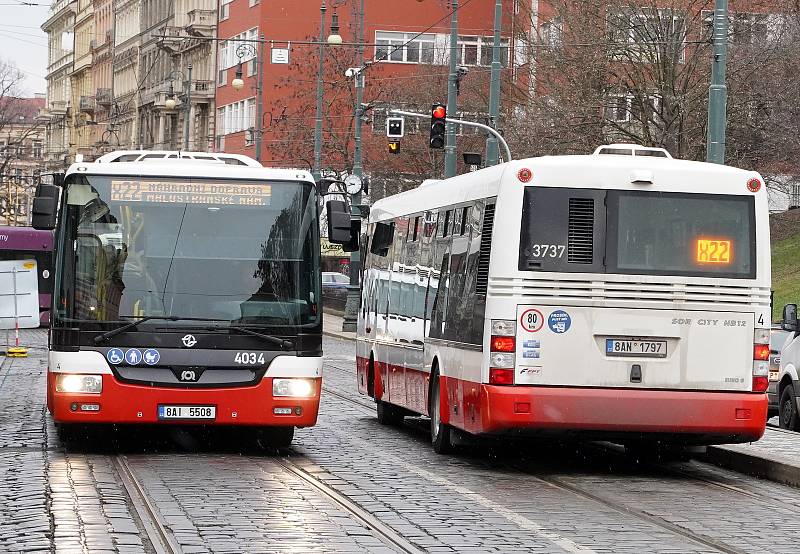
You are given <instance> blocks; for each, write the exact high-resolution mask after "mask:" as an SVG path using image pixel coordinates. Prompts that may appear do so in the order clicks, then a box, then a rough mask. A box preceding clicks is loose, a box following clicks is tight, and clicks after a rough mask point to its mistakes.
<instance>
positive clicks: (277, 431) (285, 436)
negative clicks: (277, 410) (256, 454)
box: [259, 427, 294, 448]
mask: <svg viewBox="0 0 800 554" xmlns="http://www.w3.org/2000/svg"><path fill="white" fill-rule="evenodd" d="M292 439H294V427H263V428H261V429H260V432H259V441H260V442H261V443H262V444H264V445H265V446H272V447H273V448H288V447H290V446H291V445H292Z"/></svg>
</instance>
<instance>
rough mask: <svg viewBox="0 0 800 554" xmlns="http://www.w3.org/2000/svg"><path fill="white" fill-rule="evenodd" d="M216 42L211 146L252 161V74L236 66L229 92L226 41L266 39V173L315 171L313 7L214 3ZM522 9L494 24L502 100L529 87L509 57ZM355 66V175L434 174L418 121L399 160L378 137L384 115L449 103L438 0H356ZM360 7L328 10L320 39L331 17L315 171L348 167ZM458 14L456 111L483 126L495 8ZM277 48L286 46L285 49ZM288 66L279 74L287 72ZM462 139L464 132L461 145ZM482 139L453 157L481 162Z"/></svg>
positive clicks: (478, 6)
mask: <svg viewBox="0 0 800 554" xmlns="http://www.w3.org/2000/svg"><path fill="white" fill-rule="evenodd" d="M221 1H222V4H221V5H220V10H219V15H220V20H219V26H218V35H219V37H220V38H223V39H228V41H227V42H221V43H220V48H219V51H220V54H219V59H218V72H217V92H216V107H217V118H216V121H217V125H216V127H217V133H216V134H217V147H218V149H220V150H225V151H228V152H237V153H244V154H248V155H251V156H252V155H254V153H255V147H254V144H253V139H254V137H255V135H256V134H255V133H252V132H248V129H254V128H258V126H259V122H258V121H256V98H255V95H256V77H257V73H258V71H257V67H256V66H255V65H254V64H253V63H252V61H251V60H250V57H249V55H247V56H245V58H244V61H245V63H244V65H243V74H244V80H245V86H244V87H243V88H242V89H241V90H239V91H236V90H234V89H233V87H232V86H231V82H232V81H233V79H234V77H235V74H236V71H237V65H238V61H239V59H238V58H237V56H236V54H235V52H236V47H237V45H238V44H237V43H236V39H241V38H256V37H257V36H259V35H263V36H264V37H265V38H266V39H267V40H274V41H275V42H274V43H272V44H267V45H265V48H264V52H265V56H264V58H265V63H264V66H263V70H264V78H263V80H264V85H263V89H262V91H263V92H262V94H263V102H264V117H263V121H262V122H261V128H262V129H263V140H262V145H263V154H262V157H261V159H262V161H263V162H264V163H265V164H270V163H274V164H277V165H291V166H298V167H304V166H305V167H307V166H309V165H310V164H311V161H312V160H313V130H314V116H315V98H316V79H317V65H318V60H319V58H318V52H319V47H318V46H317V45H315V44H303V42H314V41H317V40H318V37H319V30H320V29H319V27H320V5H321V0H302V1H297V0H274V1H272V0H271V1H266V0H260V1H259V0H221ZM520 3H521V1H520V0H515V1H511V0H506V1H505V2H503V4H504V17H503V45H504V47H505V48H504V50H503V58H504V59H503V63H504V67H505V69H504V71H503V79H504V89H505V90H504V94H505V95H508V94H511V93H512V89H513V88H514V87H523V88H524V87H527V82H528V68H529V64H528V62H527V59H522V58H523V54H522V53H521V50H519V49H518V48H515V39H514V36H515V33H517V32H526V33H527V32H528V31H529V29H530V18H529V16H528V15H527V14H526V15H525V17H519V13H520ZM364 4H365V9H364V13H365V32H364V41H363V42H364V44H365V47H364V60H366V61H369V62H372V61H375V60H382V61H378V62H376V63H375V64H374V65H372V66H371V67H370V68H369V69H368V70H366V73H365V82H366V89H365V94H364V102H365V103H367V104H368V108H367V109H366V110H365V115H364V126H363V133H364V150H365V156H364V165H365V168H366V170H367V171H370V170H371V169H374V168H371V165H373V166H374V165H375V164H374V162H375V161H376V160H381V161H382V162H384V163H382V164H381V167H382V168H384V169H385V166H386V163H385V162H387V161H389V163H390V165H391V164H394V165H395V166H396V167H398V168H400V167H405V168H407V167H408V165H409V164H412V165H413V164H421V166H425V170H424V172H426V173H429V172H430V166H431V163H436V161H437V160H436V159H434V158H433V157H432V156H435V155H436V156H438V155H439V153H438V152H437V153H431V152H429V149H428V144H427V143H428V138H427V134H428V129H427V121H422V122H416V121H409V122H408V124H407V133H408V136H407V137H406V138H405V139H404V140H403V142H402V147H401V154H400V155H398V156H392V157H391V158H389V156H388V154H387V146H386V144H387V143H386V139H385V132H384V121H385V116H386V109H387V107H389V106H391V107H403V106H405V107H414V108H416V109H417V110H421V111H427V110H429V109H430V105H431V103H432V102H434V101H445V100H446V97H447V73H448V65H447V64H448V52H449V50H448V49H449V42H450V41H449V33H450V15H449V14H450V7H449V2H447V1H445V0H399V1H396V2H386V1H384V0H366V1H365V2H364ZM358 5H359V0H338V1H337V0H328V1H327V14H326V30H325V36H326V37H327V35H328V34H329V32H330V25H331V20H332V16H333V15H334V13H335V14H336V15H337V16H338V20H339V25H340V31H339V33H340V34H341V36H342V38H343V40H344V42H345V44H344V45H342V46H338V47H331V46H326V47H325V50H326V52H325V56H326V57H325V78H324V81H325V112H326V115H325V120H324V142H323V162H322V167H323V168H329V169H335V170H345V169H347V168H349V167H351V165H352V160H351V157H352V145H353V141H352V127H353V108H354V89H353V79H352V78H348V77H345V71H346V69H347V68H348V67H359V66H360V65H361V61H360V60H359V59H357V58H358V56H357V53H356V48H355V47H354V46H352V45H348V44H347V43H354V42H356V29H357V27H356V22H357V21H358ZM461 5H462V7H461V8H460V10H459V37H460V38H459V64H460V65H463V66H465V67H466V68H467V69H468V72H467V74H466V76H465V77H464V78H463V80H462V82H461V94H460V97H459V112H460V114H461V115H462V116H463V117H465V118H473V119H475V120H477V121H483V120H484V119H485V115H486V112H487V110H488V108H487V106H488V83H489V66H490V64H491V59H492V49H491V44H492V29H493V22H494V5H495V1H494V0H468V1H467V2H465V1H463V0H462V2H461ZM287 41H290V42H288V43H287ZM287 57H288V63H286V62H287ZM470 132H471V131H467V130H464V133H467V134H469V133H470ZM484 141H485V137H484V136H483V135H475V137H474V139H472V138H470V137H467V139H460V140H459V148H460V149H461V150H464V149H474V150H475V151H481V152H482V151H483V142H484Z"/></svg>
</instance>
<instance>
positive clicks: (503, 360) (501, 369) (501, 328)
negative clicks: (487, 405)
mask: <svg viewBox="0 0 800 554" xmlns="http://www.w3.org/2000/svg"><path fill="white" fill-rule="evenodd" d="M491 327H492V334H491V340H490V341H489V351H490V354H489V384H490V385H513V384H514V366H515V365H516V364H515V362H516V355H515V352H516V350H517V340H516V334H517V322H516V321H514V320H513V319H493V320H492V325H491Z"/></svg>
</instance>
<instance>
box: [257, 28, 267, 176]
mask: <svg viewBox="0 0 800 554" xmlns="http://www.w3.org/2000/svg"><path fill="white" fill-rule="evenodd" d="M264 42H265V40H264V34H263V33H262V34H261V42H260V43H259V45H258V56H257V57H256V63H257V64H258V77H257V78H256V124H255V128H256V136H255V139H256V161H257V162H260V161H261V139H262V138H263V136H264Z"/></svg>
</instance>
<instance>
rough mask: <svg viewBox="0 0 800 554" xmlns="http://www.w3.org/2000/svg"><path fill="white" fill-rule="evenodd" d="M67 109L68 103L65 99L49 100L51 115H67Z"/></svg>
mask: <svg viewBox="0 0 800 554" xmlns="http://www.w3.org/2000/svg"><path fill="white" fill-rule="evenodd" d="M67 111H69V104H68V103H67V101H66V100H51V101H50V113H51V114H53V115H57V116H58V115H67Z"/></svg>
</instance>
